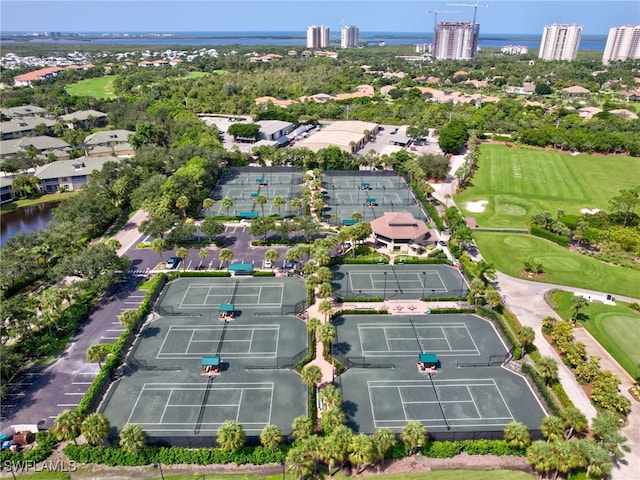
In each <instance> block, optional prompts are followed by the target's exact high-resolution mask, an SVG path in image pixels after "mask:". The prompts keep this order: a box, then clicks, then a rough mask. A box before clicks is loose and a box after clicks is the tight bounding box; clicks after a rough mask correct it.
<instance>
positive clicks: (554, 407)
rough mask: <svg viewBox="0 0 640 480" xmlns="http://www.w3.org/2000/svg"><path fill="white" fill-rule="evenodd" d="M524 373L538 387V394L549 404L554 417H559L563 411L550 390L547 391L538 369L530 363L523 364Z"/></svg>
mask: <svg viewBox="0 0 640 480" xmlns="http://www.w3.org/2000/svg"><path fill="white" fill-rule="evenodd" d="M522 373H524V374H525V375H528V376H529V378H530V379H531V380H532V381H533V384H534V386H535V387H536V390H537V391H538V394H539V395H540V396H541V397H542V398H543V399H544V402H545V403H546V404H547V407H549V410H550V411H551V413H552V414H553V415H559V414H560V411H561V410H562V409H561V408H560V406H559V405H558V403H557V402H556V400H555V398H554V397H553V396H552V395H551V394H550V393H549V390H548V389H547V385H545V383H544V380H543V379H542V377H541V376H540V375H539V374H538V372H537V371H536V369H535V368H533V367H532V366H531V365H529V364H528V363H523V364H522Z"/></svg>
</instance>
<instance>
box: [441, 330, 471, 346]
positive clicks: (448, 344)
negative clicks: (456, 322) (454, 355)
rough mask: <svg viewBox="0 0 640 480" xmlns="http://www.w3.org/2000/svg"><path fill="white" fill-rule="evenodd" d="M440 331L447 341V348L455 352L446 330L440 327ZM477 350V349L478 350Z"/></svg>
mask: <svg viewBox="0 0 640 480" xmlns="http://www.w3.org/2000/svg"><path fill="white" fill-rule="evenodd" d="M440 330H441V331H442V336H443V337H444V339H445V341H446V342H447V346H448V347H449V351H451V352H452V351H453V348H451V342H449V339H448V338H447V334H446V333H445V329H444V327H440ZM476 350H477V348H476Z"/></svg>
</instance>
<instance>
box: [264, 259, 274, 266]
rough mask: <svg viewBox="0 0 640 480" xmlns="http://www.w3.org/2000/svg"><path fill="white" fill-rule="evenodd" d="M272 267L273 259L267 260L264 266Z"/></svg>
mask: <svg viewBox="0 0 640 480" xmlns="http://www.w3.org/2000/svg"><path fill="white" fill-rule="evenodd" d="M271 267H273V262H272V261H271V260H265V261H264V268H271Z"/></svg>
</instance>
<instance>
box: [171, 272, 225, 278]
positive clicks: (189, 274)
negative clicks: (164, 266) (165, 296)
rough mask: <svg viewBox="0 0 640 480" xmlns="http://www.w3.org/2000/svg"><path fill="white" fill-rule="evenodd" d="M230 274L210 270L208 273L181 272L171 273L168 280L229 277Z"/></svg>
mask: <svg viewBox="0 0 640 480" xmlns="http://www.w3.org/2000/svg"><path fill="white" fill-rule="evenodd" d="M230 276H231V272H229V271H228V270H210V271H206V272H205V271H203V270H198V271H194V272H192V271H183V272H172V273H170V274H169V280H173V279H174V278H179V277H230Z"/></svg>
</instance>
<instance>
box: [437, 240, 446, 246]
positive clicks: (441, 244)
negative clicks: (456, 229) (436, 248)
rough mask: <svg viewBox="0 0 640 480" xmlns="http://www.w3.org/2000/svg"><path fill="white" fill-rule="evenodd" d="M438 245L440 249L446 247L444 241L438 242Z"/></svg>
mask: <svg viewBox="0 0 640 480" xmlns="http://www.w3.org/2000/svg"><path fill="white" fill-rule="evenodd" d="M438 245H440V246H441V247H446V246H447V242H445V241H444V240H438Z"/></svg>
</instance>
